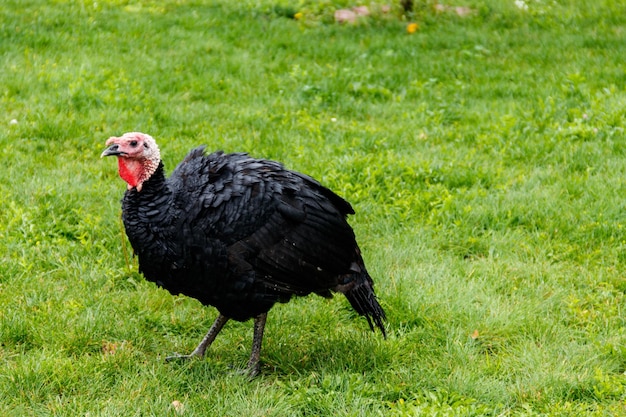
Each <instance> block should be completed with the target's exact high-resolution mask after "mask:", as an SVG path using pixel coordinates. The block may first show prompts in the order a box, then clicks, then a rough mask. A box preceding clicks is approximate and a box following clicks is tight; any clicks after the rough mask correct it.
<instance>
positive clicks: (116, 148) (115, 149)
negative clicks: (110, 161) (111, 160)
mask: <svg viewBox="0 0 626 417" xmlns="http://www.w3.org/2000/svg"><path fill="white" fill-rule="evenodd" d="M120 155H125V152H122V151H120V145H118V144H117V143H114V144H113V145H111V146H109V147H108V148H106V149H105V150H104V152H102V154H101V155H100V158H104V157H105V156H120Z"/></svg>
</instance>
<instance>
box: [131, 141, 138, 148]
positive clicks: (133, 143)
mask: <svg viewBox="0 0 626 417" xmlns="http://www.w3.org/2000/svg"><path fill="white" fill-rule="evenodd" d="M130 146H132V147H133V148H134V147H135V146H137V141H136V140H131V141H130Z"/></svg>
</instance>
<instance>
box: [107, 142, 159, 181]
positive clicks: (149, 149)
mask: <svg viewBox="0 0 626 417" xmlns="http://www.w3.org/2000/svg"><path fill="white" fill-rule="evenodd" d="M106 146H107V149H105V151H104V152H102V155H101V156H111V155H114V156H117V166H118V170H119V174H120V177H122V179H123V180H124V181H126V183H127V184H128V189H129V190H130V189H132V188H135V189H136V190H137V191H141V188H142V186H143V183H144V182H145V181H147V180H148V179H149V178H150V176H152V174H154V171H156V169H157V168H158V166H159V162H160V161H161V155H160V152H159V147H158V146H157V144H156V142H155V141H154V139H153V138H152V136H150V135H147V134H145V133H140V132H129V133H124V134H123V135H122V136H120V137H116V136H112V137H110V138H109V139H108V140H107V141H106Z"/></svg>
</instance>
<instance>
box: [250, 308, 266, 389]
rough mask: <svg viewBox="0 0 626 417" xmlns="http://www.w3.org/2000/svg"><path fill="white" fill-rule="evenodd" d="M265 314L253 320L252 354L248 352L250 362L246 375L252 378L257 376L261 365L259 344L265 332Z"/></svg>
mask: <svg viewBox="0 0 626 417" xmlns="http://www.w3.org/2000/svg"><path fill="white" fill-rule="evenodd" d="M266 320H267V313H262V314H259V315H258V316H256V317H255V318H254V334H253V336H252V352H250V360H249V361H248V368H247V371H246V373H247V375H248V377H249V378H254V377H255V376H257V375H258V374H259V371H260V370H261V365H260V363H259V360H260V358H261V344H262V343H263V331H264V330H265V321H266Z"/></svg>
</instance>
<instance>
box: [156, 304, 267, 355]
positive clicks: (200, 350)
mask: <svg viewBox="0 0 626 417" xmlns="http://www.w3.org/2000/svg"><path fill="white" fill-rule="evenodd" d="M227 321H228V317H226V316H224V315H222V314H220V315H219V316H217V318H216V319H215V321H214V322H213V325H212V326H211V328H210V329H209V331H208V332H207V334H206V336H204V338H203V339H202V341H201V342H200V344H199V345H198V346H197V347H196V348H195V349H194V350H193V352H191V353H190V354H189V355H178V354H176V355H173V356H168V357H167V358H165V360H166V361H168V362H169V361H171V360H175V359H191V358H193V357H198V358H202V357H204V353H205V352H206V350H207V348H208V347H209V346H211V343H213V341H214V340H215V338H216V337H217V335H218V333H219V332H220V330H222V327H224V325H225V324H226V322H227ZM255 324H256V319H255ZM262 333H263V330H261V334H262Z"/></svg>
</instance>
